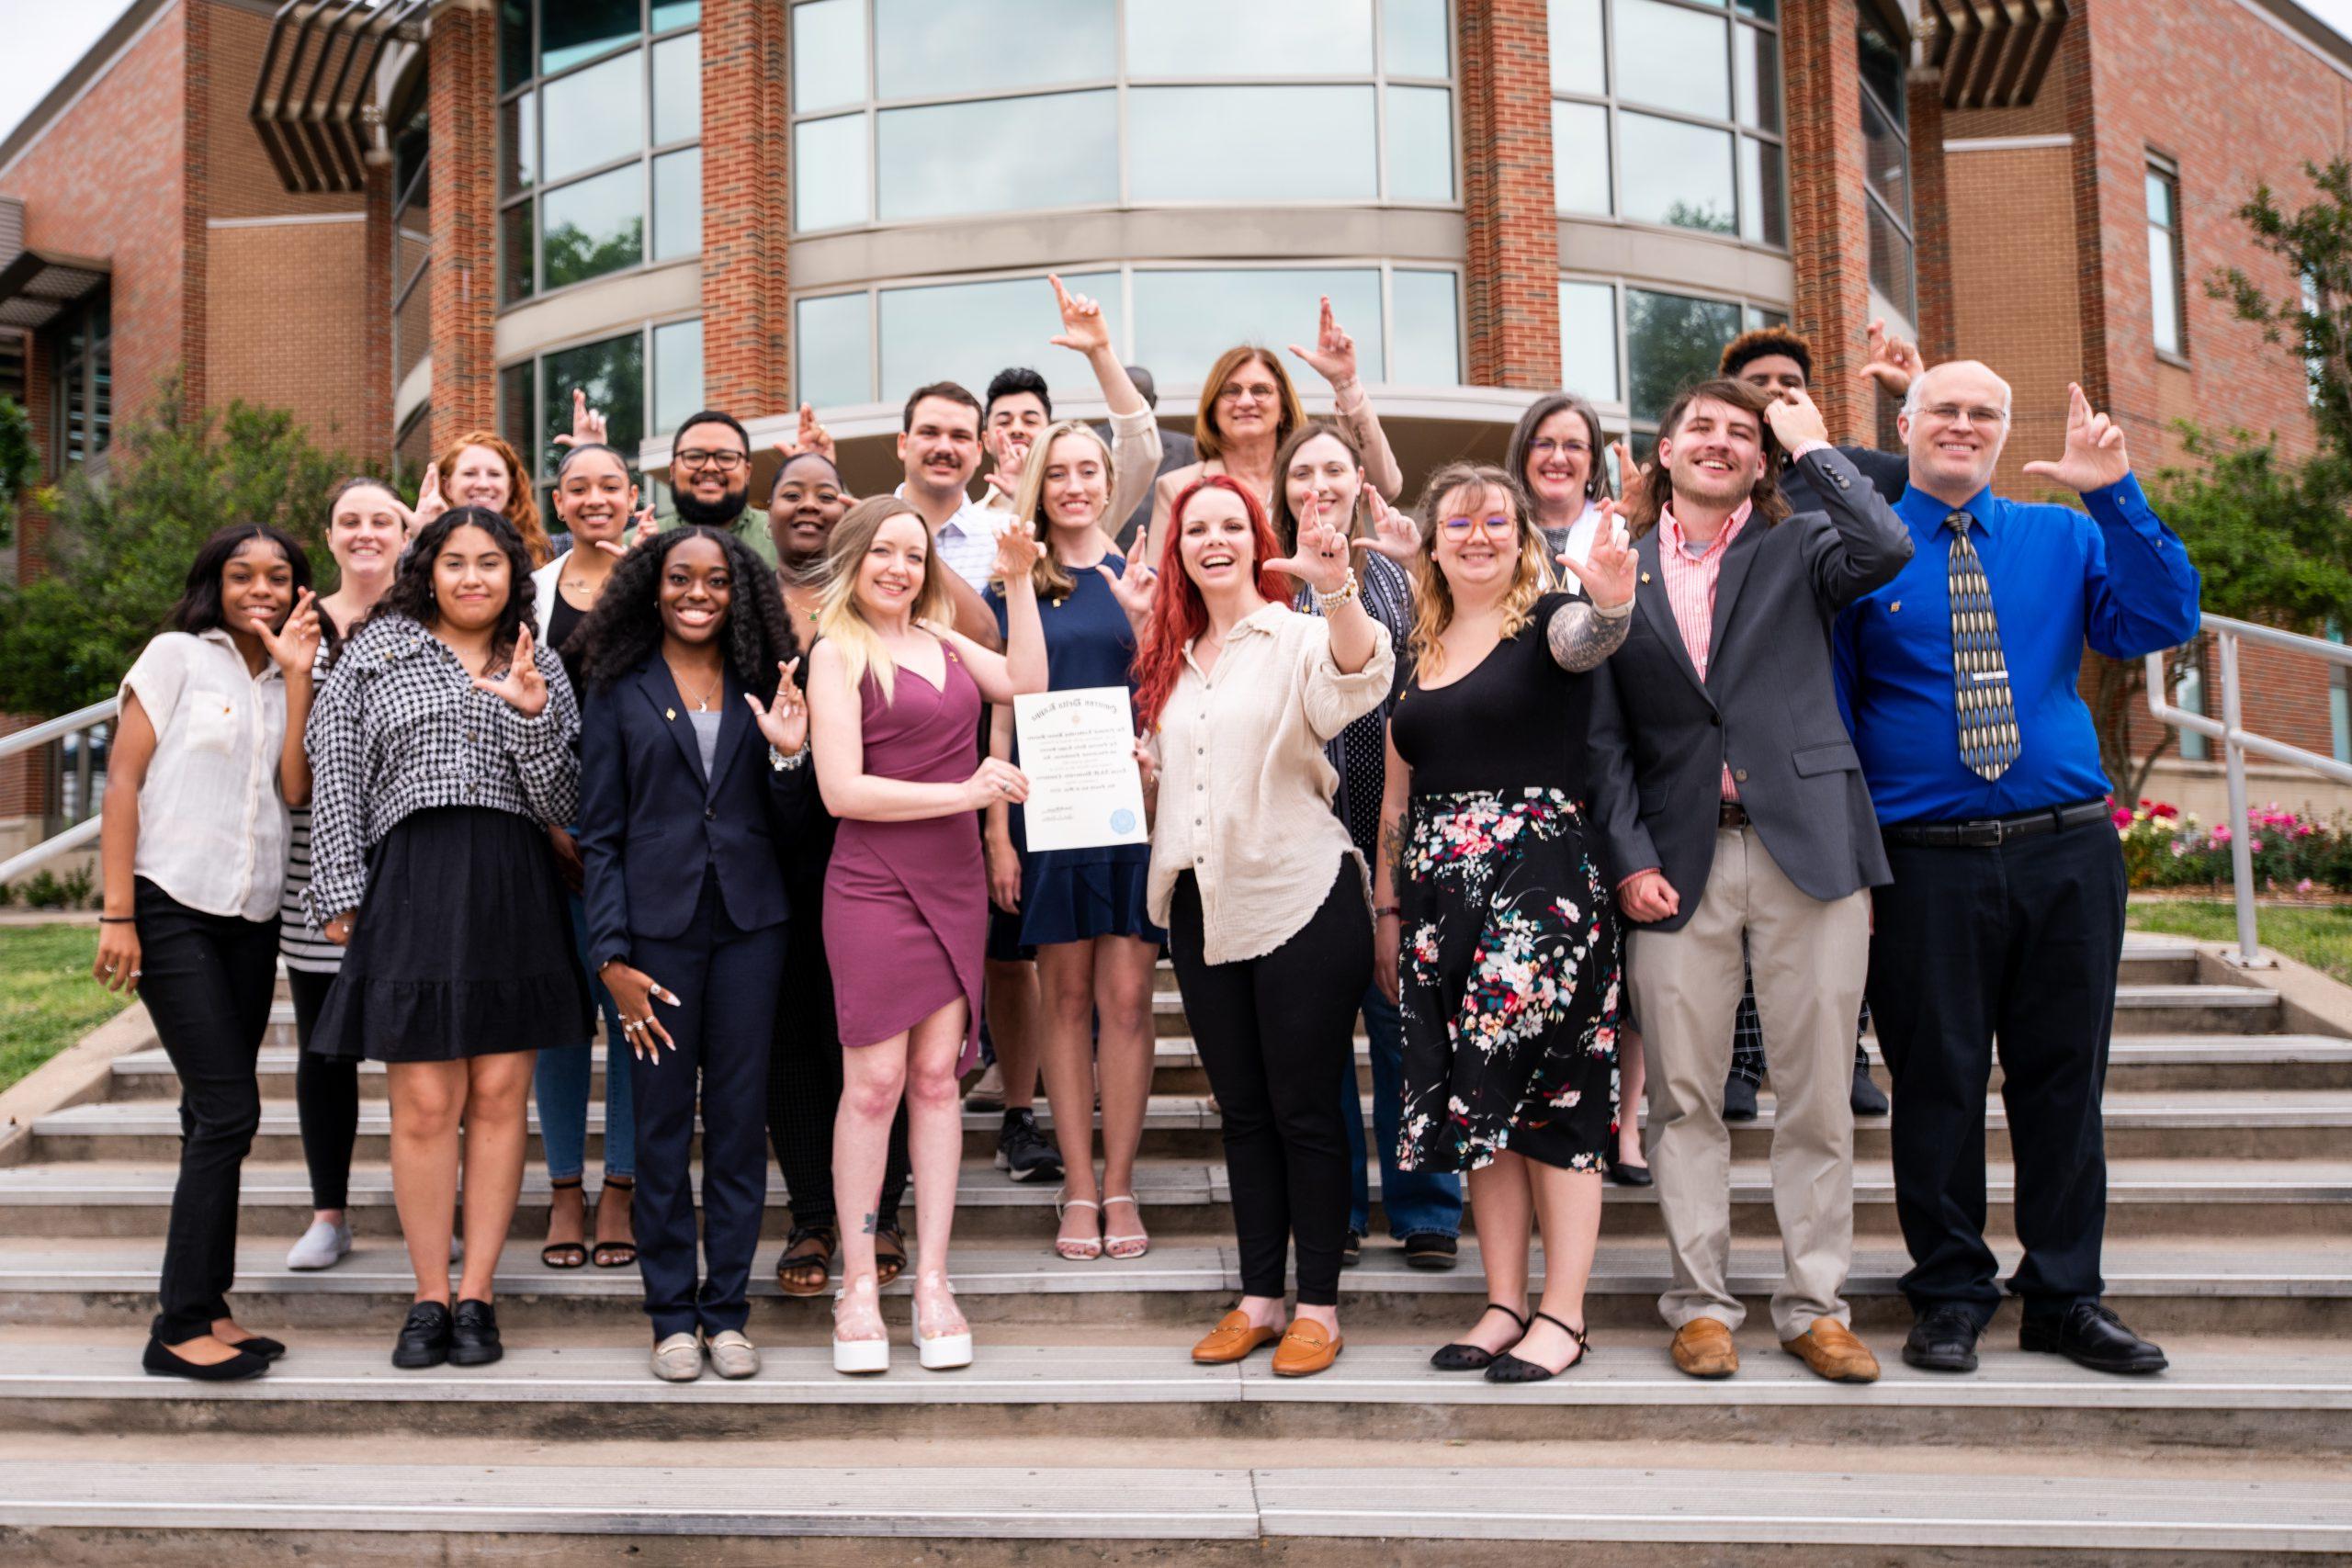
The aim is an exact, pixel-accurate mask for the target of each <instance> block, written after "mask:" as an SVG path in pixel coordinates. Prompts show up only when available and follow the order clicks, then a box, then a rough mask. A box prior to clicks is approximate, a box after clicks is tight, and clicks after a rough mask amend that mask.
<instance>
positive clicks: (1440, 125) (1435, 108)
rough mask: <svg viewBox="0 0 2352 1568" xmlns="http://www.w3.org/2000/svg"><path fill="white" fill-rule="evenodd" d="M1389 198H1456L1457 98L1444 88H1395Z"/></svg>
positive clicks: (1390, 101)
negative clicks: (1454, 114)
mask: <svg viewBox="0 0 2352 1568" xmlns="http://www.w3.org/2000/svg"><path fill="white" fill-rule="evenodd" d="M1385 91H1386V92H1387V94H1388V197H1389V199H1390V200H1392V201H1452V200H1453V94H1452V93H1451V92H1449V91H1447V90H1446V89H1445V88H1443V87H1390V88H1387V89H1385Z"/></svg>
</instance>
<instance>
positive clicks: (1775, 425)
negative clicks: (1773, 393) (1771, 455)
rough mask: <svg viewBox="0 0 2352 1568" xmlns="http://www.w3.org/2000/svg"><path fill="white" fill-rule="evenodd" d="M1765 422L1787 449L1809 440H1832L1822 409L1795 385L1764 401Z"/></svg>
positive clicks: (1782, 447)
mask: <svg viewBox="0 0 2352 1568" xmlns="http://www.w3.org/2000/svg"><path fill="white" fill-rule="evenodd" d="M1764 423H1767V424H1769V425H1770V426H1771V427H1772V434H1774V435H1775V436H1777V437H1778V438H1779V439H1780V443H1781V450H1782V451H1784V452H1793V451H1795V450H1796V449H1797V448H1798V447H1800V446H1804V444H1805V443H1806V442H1808V441H1826V440H1828V439H1829V425H1828V423H1827V422H1826V421H1825V420H1824V419H1823V418H1822V417H1821V410H1820V409H1818V408H1816V407H1815V406H1814V401H1813V399H1812V398H1810V397H1808V396H1807V395H1806V394H1805V393H1804V390H1803V389H1799V388H1795V387H1792V388H1790V389H1788V390H1787V391H1785V392H1782V393H1781V395H1780V396H1779V397H1777V398H1774V399H1773V400H1771V401H1770V402H1769V403H1767V404H1765V405H1764Z"/></svg>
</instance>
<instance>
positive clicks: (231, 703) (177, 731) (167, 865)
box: [122, 627, 289, 920]
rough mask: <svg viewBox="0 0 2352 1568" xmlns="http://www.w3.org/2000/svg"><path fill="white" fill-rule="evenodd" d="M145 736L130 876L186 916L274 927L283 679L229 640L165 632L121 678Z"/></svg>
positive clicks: (281, 870)
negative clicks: (142, 716)
mask: <svg viewBox="0 0 2352 1568" xmlns="http://www.w3.org/2000/svg"><path fill="white" fill-rule="evenodd" d="M122 691H123V694H125V695H126V696H136V697H137V698H138V699H139V705H140V706H141V708H143V709H145V710H146V713H147V720H148V722H149V723H150V724H152V725H153V726H154V727H155V755H154V758H153V761H150V762H149V763H148V764H147V777H146V780H145V782H144V783H142V784H141V785H140V786H139V849H138V852H137V854H136V855H135V857H134V858H133V860H132V862H131V869H132V871H133V872H134V873H136V874H138V875H140V876H143V877H145V878H146V879H147V880H148V881H150V882H152V883H153V884H154V885H155V886H158V887H160V888H162V889H163V890H164V892H166V893H168V894H170V895H171V896H172V897H174V898H175V899H177V900H178V901H179V902H181V903H183V904H185V905H187V907H188V908H191V909H198V910H201V911H202V912H204V913H205V914H208V915H230V916H234V917H236V918H238V919H247V920H268V919H276V918H277V899H278V893H279V891H280V889H282V888H283V887H284V886H285V884H286V854H287V844H288V838H289V831H288V821H287V815H286V796H285V794H284V792H283V791H282V790H281V789H280V787H279V781H278V762H279V760H280V758H281V757H283V756H284V754H285V750H286V679H285V676H284V674H283V673H282V672H281V671H279V670H278V668H277V665H276V664H274V663H272V664H265V665H263V666H262V669H261V672H260V673H259V674H254V673H253V672H251V671H248V670H247V669H246V668H245V660H244V655H243V654H241V653H239V652H238V651H237V645H236V643H235V642H234V641H232V639H231V638H230V636H229V634H228V633H227V632H225V631H222V630H220V628H218V627H215V628H214V629H213V630H211V631H208V632H200V633H198V634H196V635H194V636H190V635H189V634H188V633H187V632H165V633H164V635H163V636H161V637H157V638H156V639H155V640H154V641H153V642H151V643H149V644H148V645H147V647H146V648H145V649H143V650H142V651H141V653H140V655H139V660H138V662H137V663H135V664H133V665H131V667H130V673H129V674H127V675H125V676H124V677H123V678H122Z"/></svg>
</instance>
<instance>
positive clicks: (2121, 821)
mask: <svg viewBox="0 0 2352 1568" xmlns="http://www.w3.org/2000/svg"><path fill="white" fill-rule="evenodd" d="M2113 820H2114V822H2115V825H2116V827H2117V828H2119V829H2122V828H2129V827H2130V826H2131V812H2129V811H2127V810H2125V809H2124V808H2123V807H2120V806H2119V807H2116V808H2115V815H2114V818H2113Z"/></svg>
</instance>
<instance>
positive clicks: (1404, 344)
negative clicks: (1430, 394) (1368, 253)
mask: <svg viewBox="0 0 2352 1568" xmlns="http://www.w3.org/2000/svg"><path fill="white" fill-rule="evenodd" d="M1389 289H1390V298H1389V312H1388V313H1389V315H1390V316H1391V317H1393V318H1394V319H1395V321H1396V324H1397V341H1396V343H1395V344H1393V345H1391V347H1390V348H1389V351H1388V379H1389V380H1391V381H1393V382H1395V383H1397V385H1399V386H1404V387H1452V386H1455V385H1457V384H1459V383H1460V381H1461V379H1462V312H1461V308H1460V306H1459V304H1458V303H1457V302H1456V299H1455V290H1454V284H1453V274H1452V273H1450V272H1422V271H1418V270H1408V269H1407V268H1405V267H1398V268H1397V270H1396V271H1395V272H1394V273H1392V274H1391V275H1390V276H1389ZM1332 309H1333V310H1338V309H1339V301H1337V300H1336V299H1335V300H1333V301H1332ZM1370 373H1371V371H1370V367H1366V369H1365V374H1370Z"/></svg>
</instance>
